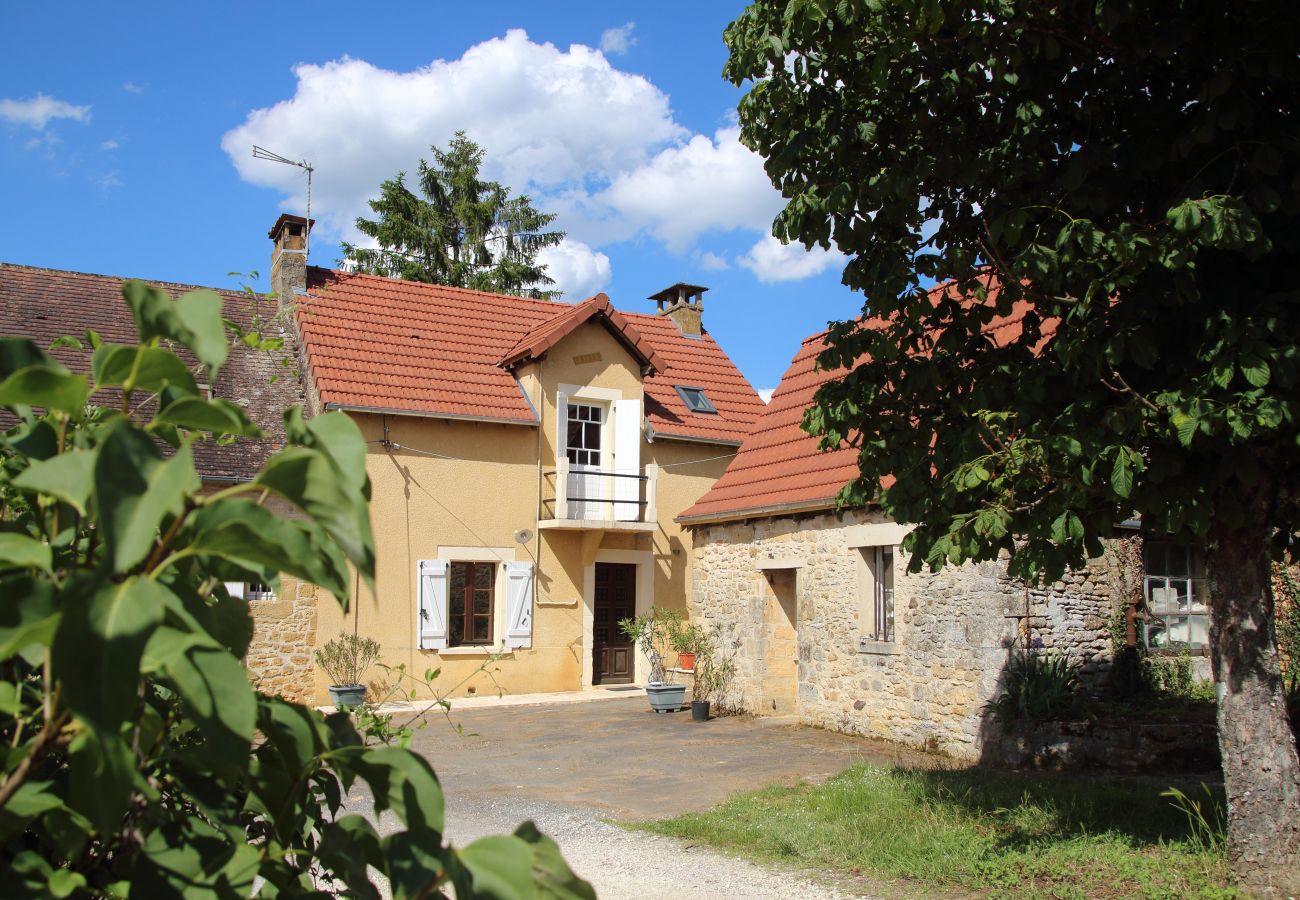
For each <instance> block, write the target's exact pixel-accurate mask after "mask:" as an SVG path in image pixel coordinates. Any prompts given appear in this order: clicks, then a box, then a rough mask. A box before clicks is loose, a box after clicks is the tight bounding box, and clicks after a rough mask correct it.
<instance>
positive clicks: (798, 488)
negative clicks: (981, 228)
mask: <svg viewBox="0 0 1300 900" xmlns="http://www.w3.org/2000/svg"><path fill="white" fill-rule="evenodd" d="M946 287H947V285H940V286H939V287H936V288H935V289H934V290H933V291H931V296H932V297H938V296H939V294H941V293H942V291H943V290H944V289H945V288H946ZM995 299H996V287H995V288H994V292H993V294H992V295H991V296H990V299H989V301H988V302H990V303H992V302H994V301H995ZM1028 308H1029V304H1028V303H1027V302H1025V301H1020V302H1019V303H1018V304H1017V305H1016V307H1015V308H1014V309H1013V310H1012V312H1011V315H1009V316H999V317H996V318H994V320H993V321H992V322H990V323H989V325H988V326H987V327H986V328H985V331H986V333H988V334H990V335H992V336H993V338H994V340H995V341H996V342H998V343H1000V344H1006V343H1010V342H1012V341H1014V340H1016V338H1018V337H1019V336H1020V333H1021V328H1022V325H1021V322H1022V320H1023V318H1024V315H1025V312H1026V311H1027V310H1028ZM881 324H882V323H881V322H880V320H878V319H877V320H874V321H871V320H865V321H863V323H862V325H863V327H867V328H870V327H880V326H881ZM1054 327H1055V323H1054V322H1045V323H1044V324H1043V327H1042V332H1043V335H1044V341H1046V340H1047V337H1048V336H1050V334H1051V333H1052V332H1053V330H1054ZM825 337H826V332H821V333H819V334H815V335H812V336H811V337H808V338H806V339H805V340H804V341H803V343H802V344H801V345H800V347H799V352H798V353H796V354H795V357H794V361H793V362H791V363H790V368H789V369H787V370H786V373H785V374H784V375H783V376H781V382H780V384H779V386H778V387H777V389H776V391H775V392H773V394H772V400H771V402H770V403H769V404H768V405H767V408H766V409H765V410H764V412H763V414H762V415H761V416H760V417H759V419H758V421H757V422H755V423H754V427H753V429H752V430H751V432H750V433H749V435H748V436H747V437H746V438H745V442H744V444H742V445H741V448H740V450H739V451H738V452H737V453H736V456H735V458H734V459H732V461H731V463H730V464H729V465H728V466H727V470H726V471H725V472H724V473H723V474H722V477H721V478H719V479H718V480H717V481H716V482H714V484H713V487H711V488H710V489H709V491H708V492H707V493H706V494H705V495H704V496H703V497H701V498H700V499H699V501H698V502H696V503H695V505H693V506H691V507H690V508H689V509H687V510H685V511H684V512H683V513H682V514H681V515H680V516H679V517H678V518H679V521H683V522H690V521H725V520H734V519H742V518H753V517H756V516H766V515H779V514H781V513H783V512H793V511H797V510H813V509H829V508H832V507H834V505H835V497H836V495H837V494H838V493H839V490H840V488H842V487H843V486H844V485H846V484H848V483H849V482H850V481H852V480H853V479H854V478H856V477H857V476H858V466H857V451H856V450H854V449H852V448H850V447H840V448H838V449H835V450H829V451H822V450H821V449H820V448H819V446H818V440H819V439H818V438H815V437H813V436H812V435H810V434H808V433H807V432H805V431H804V430H803V427H802V423H803V414H804V410H806V409H808V407H810V406H811V405H812V403H813V397H814V395H815V394H816V393H817V389H818V388H819V387H821V386H822V385H823V384H825V383H826V382H827V381H830V380H832V379H835V378H839V377H842V376H843V375H844V370H843V369H836V370H822V371H818V370H817V369H816V367H815V365H814V364H815V362H816V360H817V357H818V355H819V354H820V353H821V351H822V350H823V349H824V348H825ZM1040 346H1041V345H1040ZM888 484H889V479H886V480H885V482H884V485H883V486H885V487H887V486H888Z"/></svg>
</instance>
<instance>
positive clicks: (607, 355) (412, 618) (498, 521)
mask: <svg viewBox="0 0 1300 900" xmlns="http://www.w3.org/2000/svg"><path fill="white" fill-rule="evenodd" d="M307 230H308V223H307V221H306V220H305V219H303V218H301V217H296V216H288V215H285V216H281V217H280V218H279V220H277V222H276V223H275V226H274V227H273V228H272V229H271V232H270V235H269V236H270V238H271V240H272V241H273V245H274V247H273V254H272V266H271V281H272V288H273V290H274V291H275V293H276V295H277V297H278V303H277V302H276V301H269V302H268V301H266V300H261V301H257V300H255V299H254V298H251V297H250V296H248V295H245V294H241V293H237V292H235V293H232V292H220V293H222V296H223V299H224V300H225V302H226V311H227V315H228V317H229V318H232V319H234V320H235V321H238V322H241V323H242V324H247V323H248V321H249V320H250V318H251V317H252V316H253V315H255V314H256V311H255V310H254V309H252V308H251V305H253V304H257V303H259V302H260V303H261V304H263V305H268V306H269V308H268V309H265V310H263V311H262V314H263V315H264V316H266V317H267V318H268V319H270V320H271V322H270V325H271V327H272V328H273V329H274V331H275V333H276V334H278V335H279V336H280V337H282V338H283V340H284V346H283V348H282V350H280V351H278V352H276V353H269V354H268V353H259V352H256V351H252V350H250V349H249V348H239V349H238V350H237V351H236V352H235V353H234V354H233V356H232V359H231V361H230V362H229V363H228V364H227V366H226V368H225V369H223V370H222V373H221V378H220V379H219V383H218V384H215V385H212V386H211V389H212V390H213V391H214V393H215V394H216V395H218V396H222V397H226V398H228V399H232V400H236V401H239V402H241V403H243V404H244V405H245V406H246V408H247V409H248V411H249V413H250V415H251V416H252V418H253V419H254V420H255V421H256V422H257V423H258V424H259V425H260V426H261V427H262V428H263V430H264V431H266V433H267V439H266V440H264V441H257V442H249V441H240V442H238V443H236V444H235V445H234V446H231V447H217V446H215V445H207V446H206V447H205V450H204V453H203V454H201V455H200V457H199V460H198V461H199V466H200V474H201V475H202V476H203V478H204V480H205V482H206V483H208V484H211V485H213V486H218V485H223V484H228V483H230V482H231V481H237V480H248V479H251V478H252V477H253V475H254V474H255V473H256V471H257V469H258V467H259V466H260V464H261V461H262V460H263V459H264V458H265V457H266V456H267V455H268V454H269V452H271V450H272V449H274V448H275V447H276V446H278V445H279V444H280V443H282V442H283V439H284V438H283V430H282V427H281V424H280V422H281V415H282V412H283V410H284V409H285V408H286V407H287V406H289V405H291V404H293V403H299V402H301V403H303V404H304V405H305V410H306V413H307V414H308V415H315V414H320V413H322V412H326V411H332V410H343V411H344V412H346V413H347V414H348V415H349V416H350V417H351V418H352V419H353V420H354V421H355V422H356V424H357V425H358V426H359V428H360V429H361V431H362V433H363V434H364V436H365V438H366V440H367V442H368V444H367V446H368V454H367V459H366V467H367V471H368V473H369V476H370V480H371V483H372V503H371V518H372V524H373V527H374V532H375V539H376V554H377V559H378V572H377V579H376V587H375V590H374V592H373V593H372V592H370V591H369V590H368V589H367V588H366V587H365V585H363V584H358V588H359V594H358V599H357V600H356V602H354V603H353V604H352V607H351V609H350V610H349V611H348V612H347V613H346V614H344V613H343V612H342V611H341V609H340V608H339V605H338V604H337V603H335V602H334V601H333V599H331V598H329V597H326V596H317V594H316V592H315V590H314V588H312V587H311V586H309V585H299V584H297V583H295V582H294V581H293V580H292V579H290V578H287V577H285V578H281V580H280V584H279V589H278V591H274V592H273V591H272V590H271V586H269V585H261V584H251V585H243V584H231V585H227V588H228V589H229V590H231V591H236V592H240V593H242V594H243V595H244V596H246V597H247V598H248V600H249V602H250V603H251V604H252V605H253V611H254V620H255V622H256V629H257V632H256V635H255V639H254V643H253V646H252V649H251V650H250V652H249V656H248V659H247V664H248V666H249V669H250V672H251V675H252V677H253V678H254V679H255V680H258V681H259V682H260V683H261V686H262V687H263V688H264V689H268V690H271V691H274V692H279V693H282V694H283V695H285V696H286V697H289V698H291V699H297V700H303V701H307V702H319V703H326V702H328V694H327V690H326V688H327V687H328V685H327V683H326V682H327V679H326V678H325V676H324V674H323V673H321V672H319V671H317V670H316V668H315V666H314V662H313V658H312V653H313V651H314V650H315V649H316V648H317V647H318V646H320V645H321V644H323V643H324V642H325V641H327V640H329V639H330V638H332V637H335V636H336V635H339V634H341V633H344V632H353V633H357V634H361V635H364V636H368V637H373V638H375V639H376V640H377V641H379V643H380V645H381V647H382V657H381V661H382V662H384V663H387V664H390V665H396V664H399V663H404V664H406V665H407V667H408V669H409V670H410V671H412V672H418V673H423V672H425V671H427V670H430V669H440V670H441V673H442V674H441V676H440V678H439V681H438V682H437V685H436V687H437V688H438V689H439V691H440V692H441V691H446V690H448V689H450V688H453V687H454V688H455V691H454V693H457V694H465V693H475V692H482V693H495V692H496V691H498V690H501V691H505V692H507V693H525V692H537V691H562V690H577V689H580V688H582V687H586V686H591V685H599V684H607V685H608V684H630V683H633V682H640V683H644V682H645V681H646V680H647V678H648V668H647V666H648V663H647V661H646V660H645V659H644V658H638V654H636V653H635V652H634V648H633V647H632V645H631V644H630V643H629V642H628V641H626V640H625V639H624V638H623V637H622V635H621V634H620V632H619V629H618V627H617V622H618V620H619V619H620V618H623V617H625V616H630V615H634V614H636V613H638V612H643V611H646V610H648V609H649V608H650V607H651V606H652V605H659V606H669V607H677V608H685V606H686V600H687V597H688V595H689V590H690V586H689V571H688V561H689V559H690V557H691V551H692V548H691V534H690V533H689V532H688V531H686V530H685V529H683V528H682V526H681V525H679V524H678V523H677V522H676V521H675V520H676V517H677V516H678V515H679V514H680V513H681V512H682V511H683V510H685V509H686V508H687V507H689V506H691V505H692V504H694V503H695V502H696V501H697V500H699V499H700V497H701V496H703V494H704V493H705V491H707V490H708V488H709V487H710V486H712V484H713V482H714V481H715V480H716V479H717V478H718V476H719V475H721V474H722V471H723V469H724V468H725V466H726V461H727V459H728V458H730V456H731V455H733V454H734V452H735V450H736V448H737V447H739V446H740V443H741V441H742V439H743V438H744V436H745V434H746V433H747V432H748V431H749V428H750V426H751V425H752V424H753V422H754V421H755V419H756V418H757V417H758V414H759V412H760V411H761V410H762V408H763V402H762V400H760V399H759V397H758V395H757V393H756V392H755V391H754V389H753V387H752V386H751V385H750V384H749V382H748V381H746V380H745V378H744V376H742V375H741V374H740V372H739V371H738V370H737V369H736V367H735V365H734V364H733V363H732V362H731V360H730V359H729V358H728V357H727V355H726V353H725V352H724V351H723V350H722V348H721V347H720V346H719V345H718V344H717V342H716V341H715V340H714V339H713V337H712V336H711V335H710V334H709V333H708V331H707V329H706V328H704V326H703V321H702V316H703V300H702V296H703V293H704V291H705V288H702V287H699V286H693V285H682V284H678V285H674V286H672V287H671V288H668V289H666V290H664V291H661V292H659V293H658V294H655V295H654V296H653V297H652V298H651V299H653V300H655V301H656V304H657V311H656V312H655V313H653V314H641V313H632V312H623V311H620V310H618V309H616V308H615V307H614V306H613V304H612V303H611V302H610V300H609V299H608V298H607V297H606V296H604V295H603V294H598V295H597V296H595V297H592V298H590V299H589V300H586V301H585V302H582V303H578V304H565V303H554V302H548V301H543V300H533V299H527V298H520V297H511V296H499V295H492V294H485V293H481V292H477V291H471V290H461V289H456V288H448V287H441V286H434V285H426V284H419V283H415V282H406V281H395V280H390V279H385V278H377V277H372V276H367V275H358V274H352V273H347V272H342V271H334V270H329V269H323V268H316V267H311V266H308V265H307V264H306V240H307ZM122 280H123V279H120V278H108V277H104V276H98V275H85V274H81V273H73V272H59V271H53V270H48V269H32V268H27V267H22V266H3V267H0V301H3V312H2V313H0V332H6V333H15V334H30V335H34V336H35V337H36V338H37V340H38V341H42V340H46V339H47V338H49V339H52V338H53V337H56V336H58V335H61V334H66V333H75V334H79V333H81V332H83V331H84V330H85V329H87V328H94V329H96V330H98V331H100V333H101V334H103V335H104V337H105V339H106V340H114V341H124V342H133V341H134V340H135V336H134V327H133V325H132V322H131V317H130V313H129V311H128V310H127V308H126V307H125V305H124V304H123V303H122V301H121V299H120V296H119V291H120V287H121V283H122ZM158 286H159V287H161V288H163V289H164V290H167V291H168V292H169V293H171V294H173V295H177V294H179V293H182V292H183V291H185V290H190V289H192V288H190V287H189V286H183V285H172V284H162V283H158ZM66 361H67V362H69V363H70V364H74V365H75V364H76V363H77V361H76V360H74V359H72V358H71V357H69V358H67V359H66ZM286 363H288V365H286ZM83 366H84V363H83ZM276 373H278V374H280V375H281V376H282V377H281V378H280V379H279V380H278V381H276V382H274V384H272V383H270V382H271V376H272V375H273V374H276ZM381 675H382V673H381V672H379V671H375V672H373V673H372V678H373V677H376V676H381Z"/></svg>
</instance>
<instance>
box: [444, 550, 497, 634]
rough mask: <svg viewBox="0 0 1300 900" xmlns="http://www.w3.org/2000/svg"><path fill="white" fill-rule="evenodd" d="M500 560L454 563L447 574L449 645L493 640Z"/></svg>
mask: <svg viewBox="0 0 1300 900" xmlns="http://www.w3.org/2000/svg"><path fill="white" fill-rule="evenodd" d="M496 575H497V566H496V563H488V562H454V563H452V564H451V565H450V567H449V571H448V573H447V577H448V585H447V607H448V616H447V619H448V621H447V644H448V646H451V647H460V646H465V645H472V644H491V643H492V619H493V605H494V602H493V601H494V599H495V597H496Z"/></svg>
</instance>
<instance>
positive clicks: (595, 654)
mask: <svg viewBox="0 0 1300 900" xmlns="http://www.w3.org/2000/svg"><path fill="white" fill-rule="evenodd" d="M595 600H596V603H595V611H594V612H595V615H594V618H595V621H594V622H593V623H592V628H591V632H592V634H591V638H592V640H591V653H592V659H591V683H592V684H630V683H631V682H632V676H633V664H634V661H635V658H636V646H635V645H634V644H633V643H632V642H631V641H629V640H628V639H627V638H626V637H624V636H623V632H622V630H621V629H620V628H619V627H618V623H619V620H620V619H630V618H632V617H633V616H635V615H636V566H634V565H631V564H626V563H596V598H595Z"/></svg>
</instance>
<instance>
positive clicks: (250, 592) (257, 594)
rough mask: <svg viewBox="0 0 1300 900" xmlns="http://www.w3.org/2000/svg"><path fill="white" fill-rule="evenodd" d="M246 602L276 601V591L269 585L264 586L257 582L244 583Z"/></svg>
mask: <svg viewBox="0 0 1300 900" xmlns="http://www.w3.org/2000/svg"><path fill="white" fill-rule="evenodd" d="M243 587H244V599H245V600H274V599H275V591H273V590H271V586H270V585H269V584H262V583H260V582H257V581H247V582H245V583H244V586H243Z"/></svg>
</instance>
